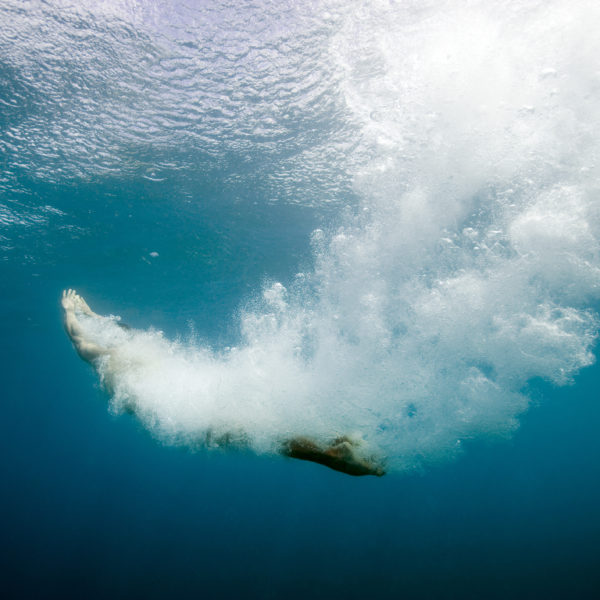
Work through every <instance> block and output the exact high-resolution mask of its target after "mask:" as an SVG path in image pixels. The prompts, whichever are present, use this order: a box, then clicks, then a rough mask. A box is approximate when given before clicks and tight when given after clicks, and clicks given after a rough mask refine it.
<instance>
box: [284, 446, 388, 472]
mask: <svg viewBox="0 0 600 600" xmlns="http://www.w3.org/2000/svg"><path fill="white" fill-rule="evenodd" d="M359 446H360V443H359V442H356V441H354V440H352V439H351V438H349V437H347V436H343V437H339V438H337V439H335V440H334V441H333V442H332V443H331V444H330V445H329V446H326V447H325V448H324V447H323V446H321V445H319V444H318V443H316V442H314V441H313V440H311V439H308V438H294V439H291V440H289V441H287V442H286V443H285V444H284V445H283V448H282V454H285V455H286V456H289V457H291V458H298V459H300V460H309V461H311V462H316V463H319V464H321V465H325V466H326V467H329V468H330V469H334V470H335V471H341V472H342V473H346V474H348V475H357V476H358V475H376V476H377V477H381V476H382V475H385V469H384V468H383V465H382V464H381V463H379V462H378V461H377V460H376V459H375V458H365V457H363V456H361V454H360V453H359V450H358V448H359Z"/></svg>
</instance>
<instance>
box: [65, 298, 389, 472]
mask: <svg viewBox="0 0 600 600" xmlns="http://www.w3.org/2000/svg"><path fill="white" fill-rule="evenodd" d="M61 304H62V307H63V311H64V324H65V329H66V331H67V334H68V335H69V337H70V338H71V341H72V342H73V346H75V350H77V353H78V354H79V356H80V357H81V358H82V359H83V360H85V361H87V362H89V363H90V364H92V365H94V364H95V363H96V362H97V361H99V360H102V359H108V362H107V363H106V364H107V365H108V367H107V368H108V371H109V372H108V375H109V379H110V375H111V373H110V370H111V366H110V365H111V361H110V358H111V356H112V355H113V354H114V353H115V352H117V351H118V347H116V346H115V347H102V346H100V345H98V344H97V343H96V342H95V341H94V340H92V339H90V338H89V335H88V334H86V331H85V329H84V327H83V326H82V324H81V322H80V320H79V319H78V315H86V316H87V317H91V318H92V319H102V317H101V316H100V315H98V314H96V313H95V312H94V311H92V309H91V308H90V307H89V306H88V304H87V302H86V301H85V300H84V299H83V298H82V297H81V296H80V295H79V294H77V293H76V292H75V290H71V289H69V290H64V291H63V293H62V300H61ZM230 438H231V439H232V440H233V439H236V438H239V436H238V435H233V434H232V435H231V436H228V435H225V436H221V437H220V438H219V442H220V443H225V444H226V443H227V441H228V439H230ZM280 453H281V454H282V455H284V456H289V457H290V458H297V459H300V460H308V461H312V462H315V463H319V464H321V465H324V466H326V467H329V468H330V469H334V470H336V471H341V472H342V473H347V474H348V475H376V476H378V477H380V476H382V475H384V474H385V470H384V468H383V467H382V465H381V464H380V463H379V462H377V461H376V460H375V459H373V458H365V457H364V456H362V455H361V454H360V443H359V442H357V441H355V440H353V439H351V438H350V437H348V436H340V437H337V438H336V439H334V440H333V441H331V442H330V443H329V444H321V443H319V442H318V441H316V440H314V439H311V438H309V437H292V438H290V439H286V440H283V441H282V443H281V447H280Z"/></svg>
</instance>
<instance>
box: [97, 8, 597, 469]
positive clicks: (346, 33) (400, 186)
mask: <svg viewBox="0 0 600 600" xmlns="http://www.w3.org/2000/svg"><path fill="white" fill-rule="evenodd" d="M351 4H352V7H353V8H352V9H348V10H347V11H346V14H345V15H344V18H343V19H342V20H341V21H340V23H341V24H340V26H339V27H338V28H337V29H336V31H335V35H334V36H333V37H332V38H331V43H330V52H329V58H330V60H331V61H332V63H334V64H336V65H337V69H338V70H339V72H340V73H342V74H343V77H342V78H341V86H340V89H339V93H340V94H341V97H342V98H343V100H344V103H345V105H346V107H347V109H348V111H349V117H348V119H349V123H351V125H352V127H354V128H355V129H356V132H357V135H358V137H359V138H360V140H361V142H360V145H359V146H358V147H356V148H355V150H354V152H355V153H356V156H359V157H361V161H356V160H355V158H356V156H355V155H353V154H352V152H351V151H348V153H347V156H346V160H347V161H348V164H351V165H354V166H353V169H354V171H355V186H356V189H357V191H358V193H359V194H361V197H362V205H361V206H360V207H359V208H360V210H358V211H357V216H351V217H347V218H345V220H344V222H343V224H342V226H341V227H340V228H339V229H338V230H337V231H335V232H334V233H333V234H332V235H331V236H329V237H328V236H327V235H326V234H324V233H323V232H316V233H315V235H314V248H315V250H314V252H315V268H314V271H313V272H312V273H309V272H305V273H303V274H302V277H297V278H296V283H295V285H294V287H293V289H290V290H286V289H285V288H284V287H283V286H282V285H281V284H275V285H273V286H270V287H267V288H266V289H265V290H264V291H263V293H262V298H261V299H260V301H258V302H257V305H256V307H255V308H253V309H252V310H249V311H247V312H246V313H245V314H244V315H243V316H242V318H241V328H242V333H243V343H242V344H241V345H240V346H239V347H238V348H235V349H229V350H227V351H223V352H216V351H213V350H211V349H209V348H208V347H196V346H186V345H184V344H181V343H174V342H168V341H167V340H165V339H164V338H163V337H162V336H161V335H160V334H159V333H157V332H152V331H150V332H123V331H122V330H121V329H119V328H118V327H117V326H116V325H115V324H114V321H112V320H108V321H103V322H102V323H103V326H102V328H103V329H102V335H105V336H108V338H111V336H114V338H115V341H117V340H118V345H119V350H118V353H117V354H116V355H115V358H113V359H112V361H113V362H112V363H110V362H105V363H104V364H103V365H102V366H101V367H100V370H101V373H102V374H103V376H104V377H105V378H110V379H111V387H112V389H113V392H114V393H113V407H114V408H115V409H118V408H120V407H121V408H122V407H125V406H128V407H129V408H131V409H132V410H134V411H135V412H136V414H138V416H139V417H140V418H141V419H142V421H143V422H144V423H145V424H146V425H147V426H148V427H150V428H151V429H152V430H153V431H155V432H156V433H157V434H158V435H161V436H163V437H165V438H166V439H169V440H174V441H175V440H177V441H185V442H187V443H195V442H194V440H198V439H202V436H203V435H204V433H205V432H206V431H207V430H211V431H215V432H220V433H224V432H227V431H238V432H241V431H243V432H244V433H245V435H246V436H247V440H248V442H249V443H250V444H251V445H252V446H253V447H254V448H255V449H256V450H257V451H261V452H270V451H274V450H276V448H277V446H278V444H279V443H280V441H281V440H282V439H285V438H288V437H290V436H292V435H312V436H314V437H319V438H322V439H326V438H328V437H332V436H335V435H337V434H340V433H359V434H360V435H362V436H363V437H364V438H365V440H367V442H368V443H369V445H370V447H371V448H373V449H374V450H377V451H378V452H380V453H381V454H382V455H383V456H385V457H386V458H387V460H388V463H389V466H390V467H391V468H392V469H393V468H396V469H403V468H412V467H414V466H416V465H418V464H421V463H422V462H428V461H431V460H434V459H436V458H438V457H447V456H451V455H453V454H455V453H456V452H457V451H458V450H459V449H460V447H461V445H462V442H463V440H465V439H469V438H472V437H475V436H482V435H486V436H487V435H500V436H502V435H508V434H510V432H511V431H513V430H514V428H515V427H516V426H517V419H518V416H519V414H520V413H521V412H522V411H523V410H525V409H526V407H527V404H528V399H527V397H526V396H524V395H523V393H522V390H523V388H524V386H525V384H526V383H527V382H528V381H529V380H531V379H532V378H536V377H542V378H544V379H547V380H549V381H552V382H554V383H556V384H565V383H569V382H571V381H572V380H573V377H574V375H575V374H576V373H577V371H578V370H580V369H581V368H583V367H585V366H587V365H590V364H591V363H592V362H593V360H594V357H593V354H592V350H593V346H594V343H595V340H596V335H597V331H598V320H597V317H596V314H595V313H594V312H593V311H592V310H591V308H592V307H593V303H594V302H597V300H598V297H599V295H600V247H599V235H600V209H599V208H598V207H599V200H598V198H599V196H598V190H599V189H600V185H599V183H600V182H599V181H598V157H599V156H600V141H599V140H600V136H599V135H598V133H599V132H598V124H599V123H600V102H599V101H598V100H599V99H598V93H599V91H600V71H598V68H597V57H598V56H600V37H599V36H598V35H597V31H598V25H599V24H600V13H599V8H598V6H597V4H596V3H594V2H586V1H581V2H578V3H576V5H573V4H572V3H565V2H545V3H540V4H537V3H529V2H525V3H520V2H504V3H501V5H494V6H493V7H492V6H490V3H487V2H480V3H477V2H471V3H468V4H465V3H462V2H457V3H452V2H446V3H423V2H415V3H410V2H408V3H402V4H400V5H398V4H396V3H393V2H383V1H381V2H368V3H367V2H365V3H351ZM359 162H360V164H359ZM356 165H359V166H356ZM97 334H98V335H99V333H98V332H97ZM104 341H105V342H111V339H108V340H107V339H105V340H104ZM214 439H215V438H214V437H213V438H211V440H212V441H213V442H214Z"/></svg>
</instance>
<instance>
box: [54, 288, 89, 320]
mask: <svg viewBox="0 0 600 600" xmlns="http://www.w3.org/2000/svg"><path fill="white" fill-rule="evenodd" d="M60 303H61V305H62V307H63V309H64V311H65V312H69V311H76V310H77V311H79V312H82V313H83V314H85V315H89V316H90V317H95V316H97V315H96V313H95V312H93V311H92V309H91V308H90V307H89V306H88V303H87V302H86V301H85V300H84V299H83V298H82V297H81V296H80V295H79V294H78V293H77V292H76V291H75V290H72V289H68V290H63V293H62V298H61V300H60Z"/></svg>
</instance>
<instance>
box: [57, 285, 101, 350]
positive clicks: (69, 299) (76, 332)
mask: <svg viewBox="0 0 600 600" xmlns="http://www.w3.org/2000/svg"><path fill="white" fill-rule="evenodd" d="M82 301H83V298H81V296H78V295H77V294H76V293H75V291H74V290H68V291H67V290H65V291H63V294H62V298H61V305H62V307H63V310H64V318H63V321H64V325H65V330H66V332H67V335H68V336H69V337H70V338H71V342H73V346H75V350H77V354H79V356H80V357H81V358H82V359H83V360H85V361H87V362H91V361H93V360H94V359H96V358H98V357H99V356H102V355H103V354H107V353H108V350H106V348H102V347H100V346H98V344H95V343H94V342H91V341H89V340H87V339H86V338H85V335H84V331H83V328H82V327H81V324H80V323H79V321H78V320H77V317H76V316H75V307H76V305H77V307H78V309H79V310H82V309H83V310H85V308H87V310H89V311H90V313H91V310H90V309H89V307H88V306H87V304H85V308H84V307H82V306H81V303H82ZM83 302H85V301H83ZM86 312H87V311H86ZM92 314H93V315H94V316H96V315H95V313H92Z"/></svg>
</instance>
